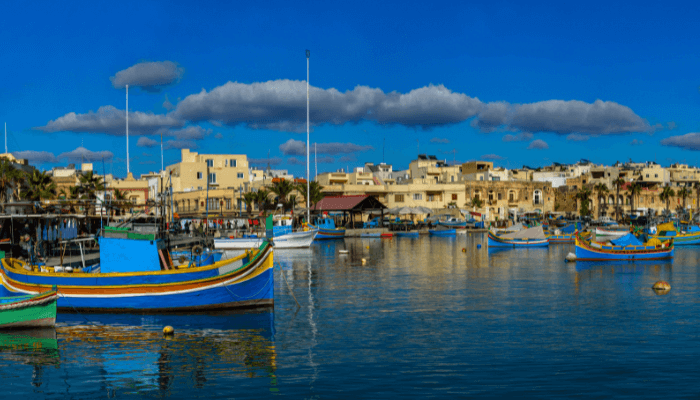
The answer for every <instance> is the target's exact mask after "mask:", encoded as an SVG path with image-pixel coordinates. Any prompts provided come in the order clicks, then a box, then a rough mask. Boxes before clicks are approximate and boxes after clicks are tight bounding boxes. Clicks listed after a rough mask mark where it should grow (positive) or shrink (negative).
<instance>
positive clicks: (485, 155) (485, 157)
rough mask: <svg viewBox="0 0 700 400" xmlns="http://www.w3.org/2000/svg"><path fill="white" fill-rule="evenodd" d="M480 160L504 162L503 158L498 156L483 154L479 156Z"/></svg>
mask: <svg viewBox="0 0 700 400" xmlns="http://www.w3.org/2000/svg"><path fill="white" fill-rule="evenodd" d="M481 159H482V160H494V161H496V160H505V159H506V158H505V157H501V156H499V155H498V154H484V155H482V156H481Z"/></svg>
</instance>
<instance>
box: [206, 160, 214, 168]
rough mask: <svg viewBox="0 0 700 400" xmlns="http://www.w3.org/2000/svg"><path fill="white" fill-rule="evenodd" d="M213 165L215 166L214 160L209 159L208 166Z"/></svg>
mask: <svg viewBox="0 0 700 400" xmlns="http://www.w3.org/2000/svg"><path fill="white" fill-rule="evenodd" d="M213 166H214V160H212V159H209V160H207V167H209V168H211V167H213Z"/></svg>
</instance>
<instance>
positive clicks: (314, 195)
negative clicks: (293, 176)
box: [297, 181, 326, 208]
mask: <svg viewBox="0 0 700 400" xmlns="http://www.w3.org/2000/svg"><path fill="white" fill-rule="evenodd" d="M322 189H323V186H321V185H320V184H319V183H318V182H316V181H311V182H309V191H310V193H311V196H309V203H310V207H311V208H313V207H314V206H316V203H318V202H319V201H321V200H322V199H323V198H324V197H326V194H325V193H323V192H322V191H321V190H322ZM297 191H298V192H299V195H300V196H301V197H303V198H304V205H306V183H299V184H298V185H297Z"/></svg>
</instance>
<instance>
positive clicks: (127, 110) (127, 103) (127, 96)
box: [126, 85, 130, 175]
mask: <svg viewBox="0 0 700 400" xmlns="http://www.w3.org/2000/svg"><path fill="white" fill-rule="evenodd" d="M129 172H130V169H129V85H126V174H127V175H129Z"/></svg>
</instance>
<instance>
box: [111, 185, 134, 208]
mask: <svg viewBox="0 0 700 400" xmlns="http://www.w3.org/2000/svg"><path fill="white" fill-rule="evenodd" d="M128 193H129V191H128V190H119V189H114V193H113V194H112V196H113V197H112V200H113V204H112V207H114V208H116V209H117V210H122V211H126V210H130V209H132V208H133V207H134V203H133V202H132V201H131V200H129V198H128V197H127V194H128Z"/></svg>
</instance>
